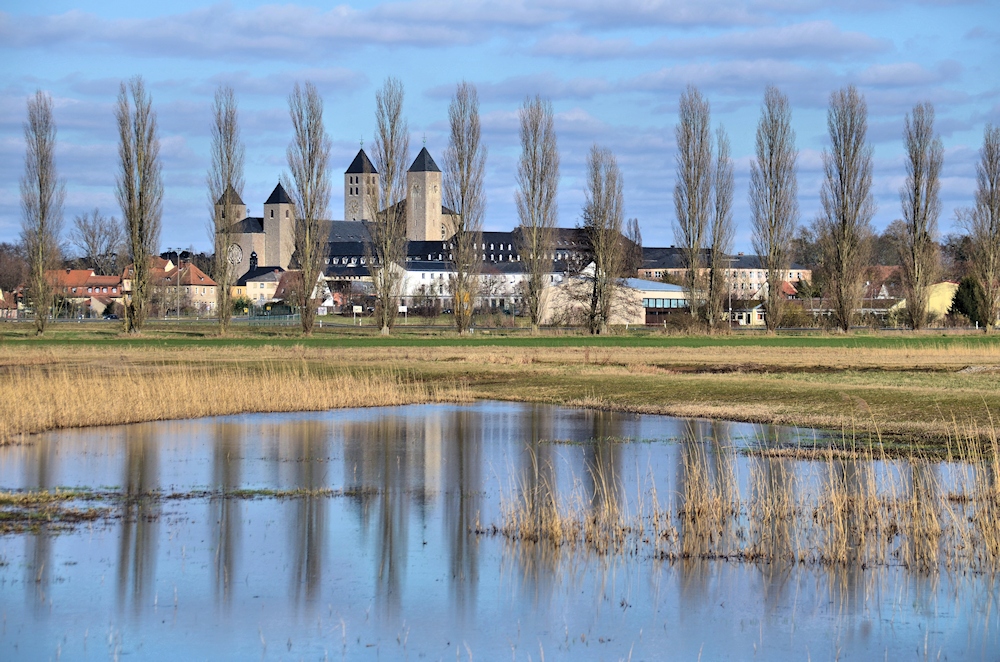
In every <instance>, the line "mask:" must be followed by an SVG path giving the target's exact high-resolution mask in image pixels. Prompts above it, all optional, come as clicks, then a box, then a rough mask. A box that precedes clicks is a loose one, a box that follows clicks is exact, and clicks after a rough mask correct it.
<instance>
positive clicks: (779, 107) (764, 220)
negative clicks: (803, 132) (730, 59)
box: [750, 85, 799, 333]
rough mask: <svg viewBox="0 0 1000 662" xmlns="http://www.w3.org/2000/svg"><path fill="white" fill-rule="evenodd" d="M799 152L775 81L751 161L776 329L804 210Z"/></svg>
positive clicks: (758, 242) (760, 250) (757, 232)
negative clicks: (800, 197) (800, 199)
mask: <svg viewBox="0 0 1000 662" xmlns="http://www.w3.org/2000/svg"><path fill="white" fill-rule="evenodd" d="M797 158H798V150H796V149H795V131H793V130H792V110H791V107H790V106H789V104H788V97H787V96H785V95H784V94H782V93H781V92H780V91H779V90H778V88H776V87H774V86H773V85H769V86H768V87H767V89H766V90H765V91H764V105H763V106H762V107H761V109H760V120H759V121H758V122H757V147H756V158H755V159H754V160H753V161H751V162H750V213H751V219H752V223H753V248H754V251H755V252H756V253H757V255H759V256H760V259H761V263H762V264H761V266H762V267H763V268H764V270H765V271H767V300H766V302H765V309H766V312H767V315H766V317H765V318H764V320H765V323H766V324H767V330H768V331H769V332H772V333H773V332H774V330H775V329H777V328H778V323H779V322H780V321H781V312H782V307H783V305H782V304H783V303H784V299H783V297H782V293H781V284H782V283H783V282H784V280H785V272H787V271H788V267H789V263H790V253H791V242H792V237H793V235H794V234H795V224H796V222H797V221H798V216H799V202H798V182H797V179H796V176H795V160H796V159H797Z"/></svg>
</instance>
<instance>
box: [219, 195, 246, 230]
mask: <svg viewBox="0 0 1000 662" xmlns="http://www.w3.org/2000/svg"><path fill="white" fill-rule="evenodd" d="M227 197H228V199H229V200H228V202H229V205H230V207H232V212H231V213H232V218H228V219H226V221H227V223H226V225H232V224H233V223H239V222H240V221H242V220H243V219H244V218H246V217H247V206H246V204H244V203H243V200H242V198H240V194H239V193H237V192H236V191H235V189H233V187H232V186H230V187H229V189H228V190H227V191H226V192H225V193H223V194H222V197H221V198H219V200H218V202H216V203H215V215H216V216H217V217H218V216H224V215H225V211H226V209H225V207H226V198H227Z"/></svg>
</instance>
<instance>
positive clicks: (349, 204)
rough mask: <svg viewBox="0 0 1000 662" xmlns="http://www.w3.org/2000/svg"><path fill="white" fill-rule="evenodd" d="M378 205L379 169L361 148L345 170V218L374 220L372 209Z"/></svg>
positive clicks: (346, 219)
mask: <svg viewBox="0 0 1000 662" xmlns="http://www.w3.org/2000/svg"><path fill="white" fill-rule="evenodd" d="M377 205H378V171H377V170H375V166H373V165H372V162H371V161H370V160H368V155H367V154H365V150H364V149H360V150H358V155H357V156H355V157H354V161H352V162H351V165H350V167H348V168H347V170H346V171H345V172H344V220H345V221H361V220H372V219H374V218H375V214H373V213H372V209H373V208H374V207H376V206H377Z"/></svg>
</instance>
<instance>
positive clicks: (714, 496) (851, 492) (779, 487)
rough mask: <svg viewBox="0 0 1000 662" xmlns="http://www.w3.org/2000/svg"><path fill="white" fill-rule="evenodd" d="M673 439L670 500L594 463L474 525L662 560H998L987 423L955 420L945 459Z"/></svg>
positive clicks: (945, 566)
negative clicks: (743, 447) (800, 453)
mask: <svg viewBox="0 0 1000 662" xmlns="http://www.w3.org/2000/svg"><path fill="white" fill-rule="evenodd" d="M984 437H985V438H987V439H988V441H987V442H983V441H982V439H983V438H984ZM764 450H767V449H766V448H765V449H764ZM678 453H679V454H680V457H679V459H678V462H679V478H678V482H677V484H676V485H674V486H673V489H672V490H671V492H670V494H669V495H668V497H667V498H666V500H665V502H663V501H661V499H660V496H659V494H658V491H657V488H656V486H655V484H653V483H652V477H647V478H646V484H645V485H642V486H640V487H639V489H638V496H637V497H636V498H635V499H633V500H630V501H629V500H625V499H623V498H622V497H621V495H622V494H623V488H622V486H621V485H620V482H619V479H618V477H617V476H615V475H613V474H611V473H607V472H605V473H603V474H602V475H600V476H594V475H593V474H592V475H591V480H590V481H589V488H586V489H584V484H585V481H579V480H575V481H572V484H573V488H572V490H571V491H569V492H568V493H567V494H565V495H560V494H558V493H557V492H556V490H555V489H554V488H553V485H554V481H549V480H536V481H533V482H532V483H531V485H532V488H531V489H530V490H528V489H526V485H527V483H523V484H521V485H520V486H519V488H518V490H517V491H516V493H515V494H516V496H515V498H513V499H510V500H508V501H506V506H505V507H504V509H503V513H504V520H503V524H501V525H500V526H498V527H493V529H492V530H487V531H480V533H494V534H499V535H503V536H506V537H508V538H510V539H512V540H521V541H531V542H532V543H538V544H548V545H551V546H556V547H561V546H566V545H571V546H577V547H582V548H584V549H586V550H588V551H591V552H593V553H596V554H599V555H608V554H622V553H624V554H631V555H634V554H644V555H649V556H652V557H654V558H659V559H664V560H668V561H678V560H684V559H702V560H710V559H727V560H735V561H742V562H751V563H760V564H768V565H774V564H777V565H794V564H807V565H822V566H831V567H839V568H871V567H879V566H889V565H899V566H904V567H906V568H908V569H911V570H912V571H915V572H920V573H936V572H939V571H941V570H954V571H960V572H976V573H991V574H992V573H997V572H998V571H1000V442H998V440H997V435H996V432H995V430H992V429H991V430H989V431H983V430H977V429H968V430H961V431H959V430H958V429H957V427H956V434H955V435H954V438H953V443H952V444H951V446H950V449H949V453H948V457H947V459H946V460H944V461H942V460H939V459H937V458H930V457H928V456H926V455H923V454H920V453H911V454H910V455H908V456H904V457H900V456H896V455H894V456H889V455H887V454H886V453H885V451H884V450H883V447H882V444H881V441H880V440H879V439H878V437H877V436H872V437H870V438H868V439H867V440H865V441H864V443H862V442H861V441H860V440H856V439H853V438H852V439H849V440H845V441H844V443H842V444H841V448H840V449H839V450H837V449H834V448H830V449H828V450H827V451H826V452H825V454H824V453H810V454H808V455H807V456H804V457H796V456H786V455H783V454H769V453H760V454H757V453H751V454H750V455H749V456H746V455H744V454H742V453H741V452H740V450H739V449H736V448H734V447H733V446H732V445H731V444H727V443H719V442H718V440H714V439H705V440H698V441H684V442H682V444H681V447H680V449H679V450H678ZM741 458H742V461H740V459H741ZM741 470H743V471H747V472H748V474H749V475H748V476H747V477H746V480H745V481H741V480H740V477H739V471H741ZM588 471H590V469H589V468H588ZM563 482H564V483H565V482H566V481H565V480H564V481H563ZM741 484H743V485H745V487H744V488H743V489H745V490H746V494H742V493H741V489H740V485H741Z"/></svg>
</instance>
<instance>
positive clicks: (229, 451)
mask: <svg viewBox="0 0 1000 662" xmlns="http://www.w3.org/2000/svg"><path fill="white" fill-rule="evenodd" d="M242 431H243V426H242V425H238V424H236V423H232V422H223V421H216V422H215V423H214V425H213V428H212V432H213V435H212V436H213V438H214V444H213V447H212V485H213V486H214V487H215V488H216V489H217V490H219V492H220V493H221V494H222V498H218V499H213V500H211V501H210V502H209V508H210V515H209V517H210V521H211V522H213V525H212V527H213V530H212V538H213V540H214V542H215V558H214V559H213V560H214V563H213V565H212V579H213V584H214V586H215V601H216V604H217V605H221V606H224V607H225V608H226V609H227V610H228V609H229V608H231V607H232V597H233V593H232V580H233V578H234V577H235V576H236V559H237V558H238V557H239V551H240V540H241V538H242V515H241V508H242V506H241V504H240V501H239V500H238V499H231V498H226V494H227V493H229V492H232V491H233V490H235V489H239V488H240V486H241V485H242V482H241V481H242V470H241V469H242V453H243V449H242V445H243V444H242Z"/></svg>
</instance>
